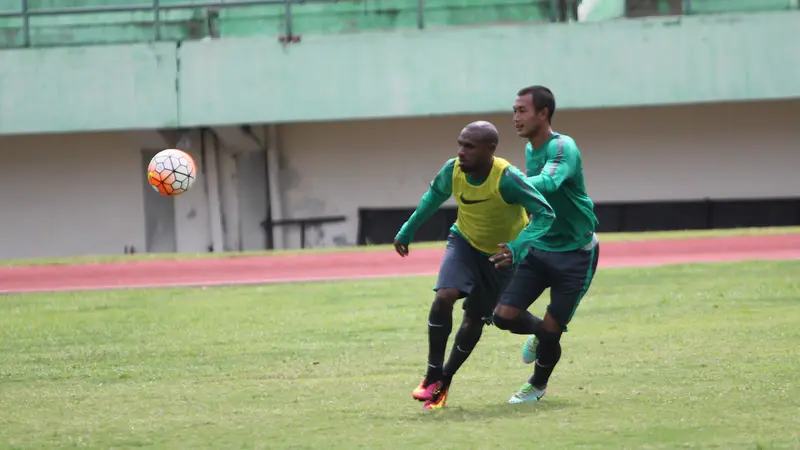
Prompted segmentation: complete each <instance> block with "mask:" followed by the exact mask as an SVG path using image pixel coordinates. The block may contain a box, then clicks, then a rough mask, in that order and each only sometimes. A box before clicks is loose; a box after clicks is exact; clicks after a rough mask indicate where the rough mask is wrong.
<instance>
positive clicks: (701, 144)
mask: <svg viewBox="0 0 800 450" xmlns="http://www.w3.org/2000/svg"><path fill="white" fill-rule="evenodd" d="M797 117H800V101H791V102H790V101H786V102H775V103H739V104H727V105H721V104H717V105H702V106H681V107H661V108H637V109H608V110H592V111H588V110H587V111H564V112H557V114H556V117H555V123H554V126H555V129H556V130H557V131H561V132H564V133H567V134H570V135H572V136H573V137H574V138H575V139H577V141H578V145H579V146H580V148H581V151H582V154H583V158H584V167H585V174H586V179H587V182H588V185H589V190H590V195H591V196H592V197H593V198H594V199H595V201H597V202H608V201H638V200H675V199H702V198H706V197H708V198H715V199H724V198H728V199H738V198H764V197H796V196H798V195H800V177H798V176H797V175H796V173H797V167H798V166H799V165H800V129H798V128H797V127H796V126H795V125H794V122H795V120H796V118H797ZM477 118H484V119H487V120H490V121H492V122H494V123H495V124H496V125H497V126H498V127H499V128H500V131H501V133H502V137H501V143H500V149H499V154H500V155H502V156H503V157H505V158H507V159H509V160H511V161H512V162H513V163H515V164H519V165H520V167H522V165H523V164H524V155H523V148H524V142H523V141H522V140H520V139H519V138H517V137H516V135H515V134H514V131H513V128H512V126H511V116H510V114H505V115H485V116H474V117H464V116H461V117H449V118H436V119H405V120H375V121H354V122H346V123H330V124H313V125H312V124H294V125H288V126H285V127H282V129H283V131H282V151H283V155H282V161H283V164H282V171H281V180H280V181H281V184H282V185H283V186H284V200H285V201H284V207H285V208H286V210H287V211H288V212H289V213H290V214H292V215H294V216H301V217H304V216H316V215H323V214H325V215H327V214H345V215H347V216H348V217H350V220H349V221H348V222H346V223H343V224H336V225H327V226H325V227H324V232H323V233H322V236H320V235H319V234H317V235H315V238H316V239H318V242H316V243H315V245H334V244H335V243H339V242H347V243H353V242H355V240H356V233H357V230H358V223H357V220H358V216H357V209H358V208H359V207H392V206H403V207H408V206H412V205H416V203H417V202H418V201H419V197H420V196H421V195H422V194H423V193H424V192H425V189H427V187H428V183H429V182H430V180H431V179H432V177H433V176H434V175H435V174H436V171H437V170H438V169H439V168H440V167H441V164H442V163H443V162H444V160H445V159H446V158H449V157H452V156H454V155H455V152H456V150H457V149H456V137H457V136H458V133H459V131H460V130H461V128H462V127H463V126H464V125H465V124H466V123H468V122H469V121H470V120H474V119H477ZM448 204H451V205H453V204H454V202H453V201H452V199H451V200H450V201H449V203H448ZM294 242H296V240H295V238H294V237H293V238H292V239H291V240H290V242H289V244H290V245H293V244H294Z"/></svg>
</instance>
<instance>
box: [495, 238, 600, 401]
mask: <svg viewBox="0 0 800 450" xmlns="http://www.w3.org/2000/svg"><path fill="white" fill-rule="evenodd" d="M599 255H600V246H599V244H595V245H594V246H593V247H591V248H589V249H579V250H575V251H572V252H563V253H558V252H548V253H547V254H546V255H544V256H543V260H544V261H545V262H546V263H547V265H548V267H549V268H550V270H551V271H552V273H553V276H552V285H551V287H550V304H549V305H548V306H547V313H546V314H545V317H544V320H543V321H542V324H541V331H540V333H539V334H538V336H537V338H538V343H536V348H535V355H536V360H535V363H534V369H533V375H532V376H531V377H530V378H529V379H528V381H527V382H526V383H525V384H524V385H523V386H522V388H521V389H520V391H519V392H517V393H516V394H514V395H513V396H512V397H511V399H510V400H509V402H510V403H523V402H531V401H537V400H539V399H541V398H542V397H543V396H544V394H545V392H546V390H547V384H548V382H549V380H550V376H551V375H552V373H553V370H554V369H555V367H556V365H557V364H558V361H559V360H560V359H561V336H562V333H563V332H565V331H566V330H567V324H568V323H569V322H570V320H572V317H573V315H574V314H575V311H576V310H577V308H578V305H579V304H580V302H581V300H582V299H583V296H584V295H585V294H586V292H587V291H588V290H589V287H590V286H591V283H592V280H593V279H594V274H595V271H596V270H597V261H598V259H599ZM523 351H525V350H523Z"/></svg>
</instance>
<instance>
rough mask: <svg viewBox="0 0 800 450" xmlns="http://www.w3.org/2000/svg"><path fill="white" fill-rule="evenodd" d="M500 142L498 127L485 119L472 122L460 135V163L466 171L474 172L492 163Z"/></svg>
mask: <svg viewBox="0 0 800 450" xmlns="http://www.w3.org/2000/svg"><path fill="white" fill-rule="evenodd" d="M499 142H500V134H499V133H498V132H497V128H495V126H494V125H492V124H491V123H490V122H486V121H483V120H480V121H477V122H472V123H470V124H468V125H467V126H466V127H464V129H463V130H461V134H459V135H458V146H459V149H458V165H459V167H460V168H461V170H463V171H464V172H467V173H469V172H474V171H476V170H480V169H483V168H486V167H487V166H488V165H491V164H492V158H493V157H494V151H495V149H497V144H498V143H499Z"/></svg>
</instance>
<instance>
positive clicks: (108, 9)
mask: <svg viewBox="0 0 800 450" xmlns="http://www.w3.org/2000/svg"><path fill="white" fill-rule="evenodd" d="M338 2H339V0H228V1H225V2H220V1H205V2H183V3H167V4H162V3H161V1H160V0H153V1H152V3H143V4H140V5H119V6H116V5H115V6H75V7H65V8H46V9H45V8H42V9H31V8H30V4H29V0H21V8H20V10H18V11H0V18H8V17H21V18H22V40H23V46H24V47H30V46H31V26H30V19H31V17H41V16H59V15H73V14H100V13H120V12H152V14H153V28H154V30H155V40H156V41H160V40H161V34H162V33H161V25H162V15H161V13H162V12H164V11H177V10H192V9H201V8H207V9H208V10H211V9H213V10H219V9H230V8H237V7H243V6H268V5H284V11H285V17H286V20H285V29H284V33H285V37H286V38H287V39H290V38H291V37H292V36H293V34H292V5H293V4H309V3H338ZM424 7H425V0H417V8H416V9H417V27H418V28H420V29H422V28H424V20H423V19H424V17H423V9H424Z"/></svg>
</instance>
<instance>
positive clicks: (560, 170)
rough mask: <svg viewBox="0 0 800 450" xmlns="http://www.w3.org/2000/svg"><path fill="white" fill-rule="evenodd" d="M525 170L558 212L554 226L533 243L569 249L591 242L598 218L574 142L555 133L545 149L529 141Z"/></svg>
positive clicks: (579, 154)
mask: <svg viewBox="0 0 800 450" xmlns="http://www.w3.org/2000/svg"><path fill="white" fill-rule="evenodd" d="M525 172H526V174H527V176H528V180H529V181H530V182H531V183H532V184H533V186H534V187H536V189H537V190H539V192H541V193H542V195H543V196H544V198H545V199H547V202H548V203H550V206H552V207H553V210H554V211H555V213H556V220H555V222H553V226H551V227H550V229H549V230H548V231H547V233H546V234H545V235H544V236H542V237H541V238H539V239H538V240H537V241H536V242H534V243H533V246H534V247H535V248H538V249H541V250H546V251H553V252H567V251H571V250H576V249H578V248H581V247H583V246H585V245H587V244H589V243H590V242H591V241H592V237H593V236H594V231H595V229H596V228H597V223H598V221H597V217H596V216H595V214H594V203H593V202H592V199H591V198H589V195H588V194H587V193H586V184H585V183H584V180H583V166H582V161H581V153H580V151H579V150H578V146H577V144H575V141H574V140H573V139H572V138H571V137H569V136H566V135H563V134H560V133H553V135H552V136H550V139H548V141H547V142H546V143H545V144H544V145H543V146H542V148H533V145H531V144H530V143H528V145H527V147H526V148H525Z"/></svg>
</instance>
